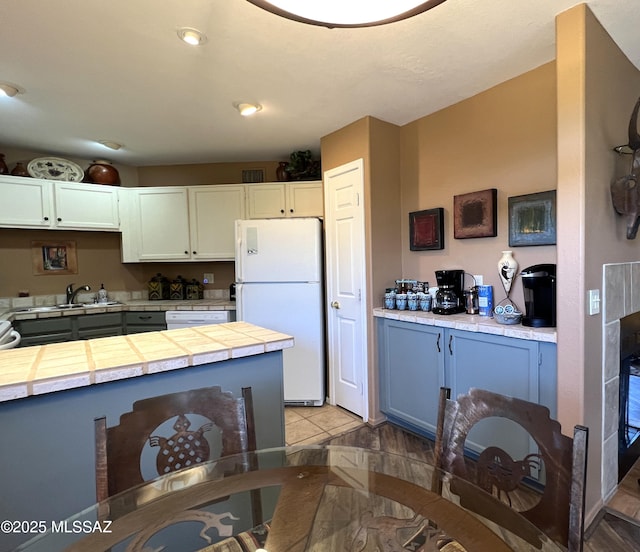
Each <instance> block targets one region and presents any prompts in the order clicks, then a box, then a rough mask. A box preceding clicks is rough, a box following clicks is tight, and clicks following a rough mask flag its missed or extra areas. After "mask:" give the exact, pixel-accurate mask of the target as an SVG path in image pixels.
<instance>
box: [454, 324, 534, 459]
mask: <svg viewBox="0 0 640 552" xmlns="http://www.w3.org/2000/svg"><path fill="white" fill-rule="evenodd" d="M445 337H446V348H445V355H446V356H447V367H446V373H445V379H446V381H447V386H448V387H451V396H452V398H455V397H457V396H458V395H460V394H464V393H466V392H467V391H469V389H470V388H471V387H478V388H481V389H487V390H489V391H493V392H495V393H501V394H503V395H508V396H510V397H517V398H520V399H524V400H527V401H531V402H534V403H538V402H539V389H538V381H539V368H538V358H539V356H538V343H537V342H535V341H527V340H524V339H514V338H510V337H503V336H494V335H488V334H482V333H474V332H465V331H460V330H448V331H447V335H446V336H445ZM488 445H496V446H498V447H501V448H503V449H504V450H505V451H507V452H508V453H509V454H510V455H511V456H512V458H514V459H522V458H524V457H525V456H526V455H527V454H529V453H530V452H534V451H535V448H534V446H533V441H532V440H530V438H529V437H528V434H527V433H526V432H525V431H524V429H522V428H521V427H520V426H519V425H517V424H516V423H514V422H511V421H509V420H506V419H501V418H492V419H487V420H483V421H482V422H480V423H479V424H478V425H476V426H475V427H474V428H473V430H472V431H471V432H470V434H469V438H468V440H467V443H466V446H467V447H468V448H469V449H471V450H473V451H475V452H480V451H481V450H483V449H484V448H485V447H487V446H488Z"/></svg>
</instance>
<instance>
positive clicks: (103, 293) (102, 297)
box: [98, 284, 109, 303]
mask: <svg viewBox="0 0 640 552" xmlns="http://www.w3.org/2000/svg"><path fill="white" fill-rule="evenodd" d="M108 300H109V299H108V297H107V290H106V289H104V284H100V289H99V290H98V303H106V302H107V301H108Z"/></svg>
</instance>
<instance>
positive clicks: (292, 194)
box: [286, 182, 324, 217]
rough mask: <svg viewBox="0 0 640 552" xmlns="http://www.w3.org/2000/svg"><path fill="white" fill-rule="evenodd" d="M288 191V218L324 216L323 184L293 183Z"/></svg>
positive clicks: (287, 186) (288, 185)
mask: <svg viewBox="0 0 640 552" xmlns="http://www.w3.org/2000/svg"><path fill="white" fill-rule="evenodd" d="M286 190H287V216H288V217H322V216H323V215H324V205H323V199H324V198H323V193H322V182H291V183H289V184H287V185H286Z"/></svg>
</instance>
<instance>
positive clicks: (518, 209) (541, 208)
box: [509, 190, 556, 247]
mask: <svg viewBox="0 0 640 552" xmlns="http://www.w3.org/2000/svg"><path fill="white" fill-rule="evenodd" d="M555 243H556V191H555V190H549V191H548V192H539V193H536V194H527V195H521V196H513V197H510V198H509V247H521V246H526V245H554V244H555Z"/></svg>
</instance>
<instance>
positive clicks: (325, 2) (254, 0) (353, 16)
mask: <svg viewBox="0 0 640 552" xmlns="http://www.w3.org/2000/svg"><path fill="white" fill-rule="evenodd" d="M247 1H248V2H250V3H251V4H254V5H255V6H258V7H259V8H262V9H263V10H267V11H268V12H271V13H273V14H275V15H279V16H280V17H285V18H287V19H291V20H293V21H298V22H299V23H307V24H308V25H320V26H322V27H329V28H330V29H332V28H334V27H373V26H376V25H386V24H387V23H393V22H395V21H401V20H403V19H408V18H410V17H413V16H414V15H418V14H420V13H423V12H425V11H427V10H430V9H431V8H434V7H436V6H437V5H438V4H442V3H443V2H445V1H446V0H428V1H427V2H424V1H423V0H393V2H390V1H389V0H307V1H306V2H300V0H271V1H270V2H267V1H266V0H247Z"/></svg>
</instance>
